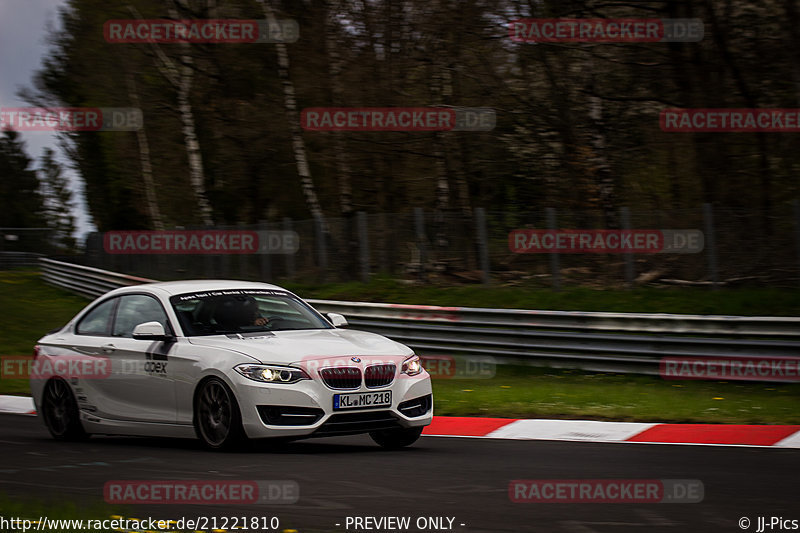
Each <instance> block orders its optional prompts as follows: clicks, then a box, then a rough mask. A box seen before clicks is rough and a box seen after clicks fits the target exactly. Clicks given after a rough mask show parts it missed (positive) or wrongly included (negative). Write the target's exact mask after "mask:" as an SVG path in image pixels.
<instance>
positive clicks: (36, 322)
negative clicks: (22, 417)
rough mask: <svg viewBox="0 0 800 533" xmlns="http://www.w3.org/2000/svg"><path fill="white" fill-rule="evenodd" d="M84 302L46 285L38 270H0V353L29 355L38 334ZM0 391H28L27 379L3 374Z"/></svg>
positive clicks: (17, 392)
mask: <svg viewBox="0 0 800 533" xmlns="http://www.w3.org/2000/svg"><path fill="white" fill-rule="evenodd" d="M88 302H89V301H88V300H87V299H85V298H81V297H80V296H76V295H74V294H72V293H69V292H66V291H63V290H61V289H57V288H54V287H52V286H50V285H46V284H45V283H43V282H42V281H41V279H40V278H39V274H38V272H34V271H30V270H12V271H6V272H0V321H2V322H1V323H2V327H0V356H11V357H15V358H16V357H19V356H30V355H31V353H32V352H33V346H34V345H35V344H36V341H37V340H39V338H41V337H42V335H44V334H45V333H47V332H48V331H50V330H51V329H54V328H57V327H59V326H63V325H64V324H65V323H66V322H67V321H68V320H69V319H70V318H72V317H73V316H75V314H76V313H77V312H78V311H80V310H81V309H83V307H84V306H86V304H87V303H88ZM0 394H26V395H27V394H30V389H29V388H28V381H27V380H21V379H5V377H4V376H3V377H2V379H0Z"/></svg>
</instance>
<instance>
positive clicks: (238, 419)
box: [194, 378, 247, 450]
mask: <svg viewBox="0 0 800 533" xmlns="http://www.w3.org/2000/svg"><path fill="white" fill-rule="evenodd" d="M194 430H195V433H196V434H197V437H198V438H199V439H200V440H201V441H203V444H205V445H206V446H207V447H208V448H211V449H212V450H228V449H233V448H236V447H238V446H240V445H241V444H243V443H244V442H245V441H246V440H247V438H246V436H245V433H244V429H243V428H242V415H241V412H240V411H239V403H238V402H237V401H236V397H235V396H234V395H233V391H231V389H230V388H229V387H228V385H226V384H225V382H224V381H222V380H221V379H219V378H210V379H207V380H205V381H203V382H202V383H201V384H200V386H199V387H198V388H197V394H196V395H195V402H194Z"/></svg>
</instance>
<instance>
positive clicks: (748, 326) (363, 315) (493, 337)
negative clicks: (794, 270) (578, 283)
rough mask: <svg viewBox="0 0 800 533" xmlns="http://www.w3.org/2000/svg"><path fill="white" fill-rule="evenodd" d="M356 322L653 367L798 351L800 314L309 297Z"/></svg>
mask: <svg viewBox="0 0 800 533" xmlns="http://www.w3.org/2000/svg"><path fill="white" fill-rule="evenodd" d="M41 266H42V275H43V277H44V279H45V280H46V281H47V282H49V283H52V284H53V285H57V286H59V287H63V288H65V289H69V290H72V291H75V292H78V293H80V294H82V295H84V296H89V297H96V296H100V295H101V294H103V293H105V292H107V291H109V290H111V289H114V288H116V287H122V286H128V285H136V284H140V283H148V282H152V281H155V280H149V279H145V278H137V277H134V276H127V275H125V274H119V273H116V272H109V271H106V270H100V269H96V268H90V267H85V266H81V265H74V264H70V263H64V262H60V261H54V260H52V259H42V260H41ZM308 302H309V303H310V304H311V305H313V306H314V307H315V308H316V309H317V310H318V311H320V312H322V313H340V314H342V315H344V316H345V317H347V320H348V322H349V323H350V325H351V326H352V327H353V329H359V330H364V331H372V332H375V333H380V334H382V335H385V336H387V337H389V338H392V339H395V340H397V341H398V342H402V343H404V344H407V345H408V346H410V347H412V348H413V349H414V350H415V351H416V352H417V353H420V354H425V355H436V354H448V355H473V356H492V357H494V358H496V359H497V361H498V362H501V363H502V362H517V363H519V362H523V363H528V364H534V365H542V366H554V367H562V368H581V369H586V370H598V371H604V372H625V373H638V374H657V373H658V371H659V366H658V365H659V362H660V361H661V359H662V358H663V357H667V356H669V357H699V358H709V359H711V358H723V357H724V358H742V359H744V358H746V359H748V360H752V359H759V358H765V359H766V358H770V359H772V358H780V357H797V355H798V354H800V318H797V317H742V316H707V315H670V314H639V313H595V312H580V311H534V310H519V309H480V308H471V307H438V306H424V305H403V304H385V303H363V302H337V301H329V300H308Z"/></svg>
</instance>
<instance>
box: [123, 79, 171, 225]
mask: <svg viewBox="0 0 800 533" xmlns="http://www.w3.org/2000/svg"><path fill="white" fill-rule="evenodd" d="M125 81H126V83H127V86H128V98H129V99H130V101H131V104H132V105H133V107H135V108H138V109H141V105H140V103H139V94H138V93H137V92H136V82H135V81H134V79H133V75H132V74H130V73H128V74H127V75H126V76H125ZM136 140H137V141H138V142H139V162H140V164H141V165H142V182H143V183H144V198H145V207H146V209H147V214H148V216H149V217H150V222H151V224H152V227H153V229H155V230H159V231H161V230H163V229H164V221H163V220H162V219H161V211H160V210H159V208H158V198H157V196H156V190H155V184H154V182H153V167H152V165H151V164H150V144H149V143H148V142H147V133H146V132H145V130H144V126H142V127H141V128H139V129H138V130H136Z"/></svg>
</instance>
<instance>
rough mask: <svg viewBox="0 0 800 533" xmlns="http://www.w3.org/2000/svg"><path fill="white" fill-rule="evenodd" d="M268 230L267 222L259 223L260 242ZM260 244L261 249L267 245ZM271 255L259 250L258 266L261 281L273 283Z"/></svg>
mask: <svg viewBox="0 0 800 533" xmlns="http://www.w3.org/2000/svg"><path fill="white" fill-rule="evenodd" d="M267 228H269V226H268V224H267V221H266V220H259V221H258V231H259V240H260V239H261V235H264V233H262V232H265V231H267ZM258 244H259V248H261V246H262V245H263V244H267V243H261V242H259V243H258ZM270 255H271V254H268V253H263V252H262V250H260V249H259V254H258V266H259V276H260V277H261V281H266V282H272V257H270Z"/></svg>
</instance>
